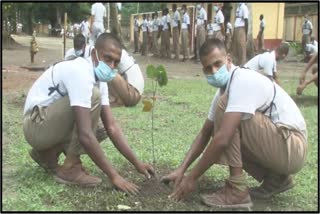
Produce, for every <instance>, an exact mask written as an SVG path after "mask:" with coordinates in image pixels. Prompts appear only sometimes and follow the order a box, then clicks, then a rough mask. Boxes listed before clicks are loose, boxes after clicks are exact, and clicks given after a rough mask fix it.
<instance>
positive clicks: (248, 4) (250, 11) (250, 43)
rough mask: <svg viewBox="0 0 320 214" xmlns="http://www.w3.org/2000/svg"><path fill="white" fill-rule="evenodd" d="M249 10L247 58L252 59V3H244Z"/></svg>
mask: <svg viewBox="0 0 320 214" xmlns="http://www.w3.org/2000/svg"><path fill="white" fill-rule="evenodd" d="M246 4H247V7H248V10H249V20H248V35H247V38H248V41H247V59H252V58H253V57H254V42H253V35H252V3H246Z"/></svg>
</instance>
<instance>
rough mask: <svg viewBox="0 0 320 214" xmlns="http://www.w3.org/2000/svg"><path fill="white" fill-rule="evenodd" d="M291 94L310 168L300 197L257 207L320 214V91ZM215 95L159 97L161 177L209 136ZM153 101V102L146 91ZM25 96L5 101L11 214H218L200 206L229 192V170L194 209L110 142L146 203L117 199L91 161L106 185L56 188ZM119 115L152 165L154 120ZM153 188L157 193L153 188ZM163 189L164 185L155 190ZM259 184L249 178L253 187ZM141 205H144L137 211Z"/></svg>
mask: <svg viewBox="0 0 320 214" xmlns="http://www.w3.org/2000/svg"><path fill="white" fill-rule="evenodd" d="M283 84H284V88H285V90H286V91H288V92H289V94H290V95H291V96H293V97H294V99H295V100H296V101H297V103H298V105H299V107H300V109H301V111H302V114H303V115H304V117H305V120H306V122H307V127H308V157H307V162H306V165H305V167H304V168H303V169H302V170H301V171H300V172H299V173H298V174H297V175H296V177H295V178H296V179H295V181H296V183H297V185H296V186H295V188H294V189H292V190H290V191H288V192H286V193H283V194H279V195H277V196H275V197H274V198H273V199H271V200H269V201H265V202H258V201H254V204H255V207H254V210H260V211H270V210H272V211H274V210H277V211H284V210H286V211H302V210H306V211H316V210H317V209H318V207H317V204H318V191H317V190H318V186H317V185H318V132H317V130H318V105H317V97H318V94H317V88H316V87H314V86H310V87H309V88H307V89H306V90H305V91H304V95H303V96H302V97H295V96H294V94H295V88H296V80H289V81H287V82H284V83H283ZM214 93H215V89H214V88H213V87H210V86H209V85H208V84H207V83H206V82H205V80H169V83H168V85H167V86H166V87H163V88H160V90H159V91H158V99H157V102H156V106H155V121H154V126H155V132H154V136H155V150H156V151H155V152H156V169H157V172H158V174H159V175H160V176H161V175H163V174H164V173H166V172H169V171H170V170H171V169H174V168H175V167H177V166H178V165H179V164H180V163H181V161H182V159H183V157H184V155H185V153H186V152H187V151H188V149H189V147H190V145H191V143H192V142H193V139H194V138H195V136H196V134H197V133H198V131H199V130H200V129H201V127H202V124H203V122H204V120H205V119H206V117H207V112H208V109H209V107H210V104H211V100H212V97H213V96H214ZM145 95H151V84H150V82H148V80H147V83H146V90H145ZM24 99H25V96H23V92H19V93H15V94H13V93H5V94H4V95H3V100H2V105H3V111H2V117H3V122H2V126H3V130H2V131H3V134H2V136H3V143H2V148H3V153H2V154H3V156H2V158H3V166H2V172H3V183H2V185H3V186H2V187H3V192H2V196H3V198H2V203H3V210H5V211H37V210H40V211H110V210H117V205H119V204H123V205H128V206H130V207H131V208H132V209H131V210H132V211H135V210H136V211H139V210H150V211H152V210H158V211H161V210H162V211H166V210H180V211H183V210H186V211H197V210H200V211H212V210H213V209H211V208H209V207H206V206H204V205H202V204H201V203H200V200H199V193H202V192H207V191H209V190H212V189H214V188H217V187H219V186H221V185H222V184H223V182H224V179H225V178H226V177H227V175H228V171H227V169H226V168H225V167H221V166H214V167H211V168H210V169H209V170H208V171H207V172H206V173H205V175H204V176H203V177H202V178H201V179H200V181H199V182H198V184H199V188H198V190H197V191H196V192H195V193H193V194H191V195H190V196H189V197H188V198H187V199H186V201H184V202H179V203H175V202H172V201H170V200H168V199H167V195H168V194H169V193H170V192H171V190H172V189H171V188H169V187H167V186H164V185H162V184H160V183H159V184H158V183H157V181H156V182H154V183H150V182H149V183H148V182H146V181H145V180H144V178H143V177H142V176H140V175H139V174H138V173H137V172H136V171H135V169H134V167H133V166H132V165H130V164H129V162H128V161H127V160H126V159H125V158H124V157H122V156H121V155H120V154H119V152H117V150H116V149H115V148H114V147H113V145H112V144H111V143H110V141H109V140H106V141H105V142H103V143H102V147H103V149H104V151H105V153H106V155H107V157H108V158H109V159H110V161H111V162H112V163H113V165H114V166H115V167H116V168H117V169H118V171H119V172H120V174H121V175H123V176H124V177H125V178H128V179H129V180H131V181H133V182H135V183H137V184H138V185H140V186H141V188H142V190H141V195H140V196H125V195H124V194H123V193H121V192H118V191H115V190H114V189H113V188H112V185H111V184H110V181H109V180H108V178H107V177H106V176H105V175H104V174H103V173H102V172H101V170H100V169H98V167H96V166H95V165H94V164H93V162H92V161H91V160H90V158H89V157H87V156H84V157H83V158H82V160H83V162H84V165H85V167H86V168H87V169H89V171H90V172H92V173H93V174H94V175H97V176H99V177H101V178H102V179H103V183H102V184H101V185H100V186H98V187H96V188H80V187H76V186H66V185H60V184H57V183H55V181H54V180H53V179H52V178H51V177H50V176H49V175H47V174H46V173H45V172H44V171H43V170H42V169H41V168H40V167H38V165H37V164H36V163H34V162H33V161H32V159H31V158H30V157H29V155H28V150H29V149H30V146H29V145H28V144H27V143H26V141H25V139H24V136H23V131H22V121H23V117H22V106H23V103H24ZM113 113H114V115H115V117H116V118H117V121H118V123H119V124H120V126H121V127H122V129H123V131H124V133H125V135H126V137H127V139H128V142H129V144H130V146H131V147H132V148H133V150H134V151H135V153H136V154H137V156H138V157H139V158H140V159H142V160H143V161H146V162H150V163H152V149H151V148H152V145H151V132H150V129H151V113H146V112H142V104H141V103H140V104H139V105H137V106H136V107H134V108H117V109H113ZM150 184H151V185H150ZM154 184H157V185H154ZM256 184H257V183H256V182H255V181H254V180H253V179H252V178H251V177H249V185H250V186H253V185H256ZM136 202H139V203H136Z"/></svg>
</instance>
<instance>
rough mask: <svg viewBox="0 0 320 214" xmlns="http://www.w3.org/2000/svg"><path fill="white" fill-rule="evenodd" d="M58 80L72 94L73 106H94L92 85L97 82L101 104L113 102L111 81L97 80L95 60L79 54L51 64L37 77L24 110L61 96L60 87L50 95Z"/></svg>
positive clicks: (45, 104)
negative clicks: (110, 100)
mask: <svg viewBox="0 0 320 214" xmlns="http://www.w3.org/2000/svg"><path fill="white" fill-rule="evenodd" d="M52 72H53V73H52ZM53 82H54V84H53ZM58 84H59V90H60V92H61V93H62V94H63V95H68V96H69V99H70V106H81V107H84V108H91V97H92V89H93V87H94V86H95V85H98V86H99V88H100V93H101V105H109V97H108V86H107V84H106V83H105V82H96V80H95V76H94V71H93V65H92V61H91V60H88V59H84V58H82V57H78V58H77V59H75V60H70V61H62V62H60V63H57V64H56V65H54V66H51V67H50V68H48V69H47V70H46V71H45V72H44V73H43V74H42V75H41V76H40V77H39V78H38V79H37V80H36V81H35V83H34V84H33V85H32V87H31V89H30V90H29V92H28V96H27V99H26V103H25V106H24V111H23V112H24V114H25V113H26V112H28V111H30V110H32V109H33V107H34V106H35V105H39V106H49V105H51V104H52V103H53V102H54V101H56V100H58V99H60V98H61V95H60V94H59V93H58V92H57V91H54V92H53V93H52V94H51V95H50V96H49V95H48V94H49V89H48V88H49V87H54V86H57V85H58Z"/></svg>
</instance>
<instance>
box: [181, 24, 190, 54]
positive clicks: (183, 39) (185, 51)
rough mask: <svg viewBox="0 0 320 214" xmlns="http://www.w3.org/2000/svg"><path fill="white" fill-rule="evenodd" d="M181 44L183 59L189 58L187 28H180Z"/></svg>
mask: <svg viewBox="0 0 320 214" xmlns="http://www.w3.org/2000/svg"><path fill="white" fill-rule="evenodd" d="M181 43H182V44H181V45H182V54H183V59H189V57H190V56H189V31H188V29H182V30H181Z"/></svg>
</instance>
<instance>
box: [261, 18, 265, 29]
mask: <svg viewBox="0 0 320 214" xmlns="http://www.w3.org/2000/svg"><path fill="white" fill-rule="evenodd" d="M265 27H266V22H265V21H264V19H262V20H261V21H260V31H262V28H265Z"/></svg>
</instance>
